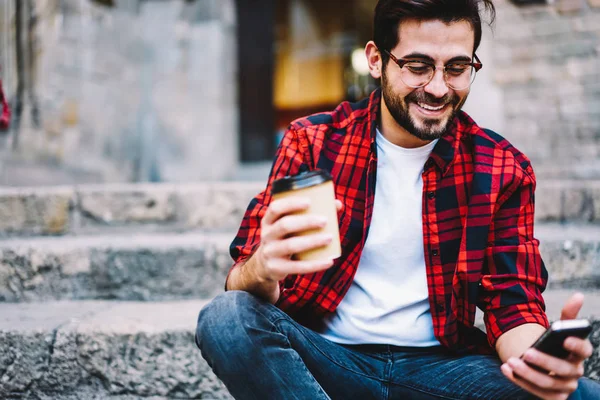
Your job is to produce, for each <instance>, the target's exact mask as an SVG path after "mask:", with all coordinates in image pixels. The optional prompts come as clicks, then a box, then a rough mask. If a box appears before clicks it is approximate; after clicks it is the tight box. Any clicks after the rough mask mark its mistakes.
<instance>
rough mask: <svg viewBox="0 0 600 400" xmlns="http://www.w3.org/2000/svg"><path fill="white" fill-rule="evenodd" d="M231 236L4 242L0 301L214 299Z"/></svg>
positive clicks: (220, 285) (228, 263) (227, 263)
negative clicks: (212, 297)
mask: <svg viewBox="0 0 600 400" xmlns="http://www.w3.org/2000/svg"><path fill="white" fill-rule="evenodd" d="M232 237H233V235H232V234H220V233H211V234H201V233H186V234H153V235H145V234H138V235H112V236H89V237H44V238H35V239H8V240H4V241H0V301H10V302H15V301H40V300H50V299H53V300H65V299H69V300H70V299H121V300H151V299H152V300H166V299H183V298H198V297H211V296H213V295H214V294H215V293H218V292H219V291H220V290H222V288H223V285H224V282H225V277H226V275H227V272H228V270H229V268H230V267H231V264H232V261H231V258H230V257H229V250H228V249H229V244H230V242H231V239H232Z"/></svg>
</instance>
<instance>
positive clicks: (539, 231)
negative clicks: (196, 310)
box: [0, 224, 600, 302]
mask: <svg viewBox="0 0 600 400" xmlns="http://www.w3.org/2000/svg"><path fill="white" fill-rule="evenodd" d="M233 237H234V233H210V234H200V233H186V234H152V235H149V234H132V235H129V234H119V235H111V236H108V235H94V236H84V237H46V238H36V239H9V240H4V241H0V301H11V302H20V301H41V300H70V299H120V300H168V299H185V298H194V297H211V296H214V295H215V294H216V293H218V292H219V291H221V289H222V287H223V284H224V282H225V277H226V276H227V273H228V271H229V268H230V267H231V265H232V260H231V258H230V256H229V244H230V243H231V240H232V239H233ZM536 237H538V238H539V239H540V240H541V252H542V256H543V258H544V261H545V263H546V266H547V268H548V271H549V274H550V283H549V285H550V287H580V288H600V227H596V226H577V225H574V226H565V225H560V224H538V225H537V226H536Z"/></svg>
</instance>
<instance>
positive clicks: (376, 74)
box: [365, 40, 383, 79]
mask: <svg viewBox="0 0 600 400" xmlns="http://www.w3.org/2000/svg"><path fill="white" fill-rule="evenodd" d="M365 56H366V57H367V62H368V63H369V72H370V73H371V76H372V77H373V78H374V79H379V78H381V74H382V72H381V71H382V67H383V60H382V59H381V53H380V52H379V49H378V48H377V46H376V45H375V42H373V41H372V40H371V41H369V43H367V45H366V46H365Z"/></svg>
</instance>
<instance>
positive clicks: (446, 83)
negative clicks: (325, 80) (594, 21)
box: [196, 0, 600, 400]
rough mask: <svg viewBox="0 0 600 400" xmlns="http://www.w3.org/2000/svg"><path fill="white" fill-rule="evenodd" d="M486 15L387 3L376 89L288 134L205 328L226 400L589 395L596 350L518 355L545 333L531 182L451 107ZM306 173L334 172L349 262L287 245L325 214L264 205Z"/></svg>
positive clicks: (498, 145)
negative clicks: (278, 185)
mask: <svg viewBox="0 0 600 400" xmlns="http://www.w3.org/2000/svg"><path fill="white" fill-rule="evenodd" d="M484 9H487V10H488V11H489V12H490V14H491V15H492V19H493V14H494V6H493V4H492V2H491V1H490V0H479V1H478V0H452V1H449V0H380V1H379V3H378V4H377V7H376V9H375V19H374V38H373V41H370V42H369V43H368V44H367V45H366V48H365V55H366V58H367V60H368V63H369V68H370V72H371V75H372V76H373V77H374V78H376V79H381V89H378V90H376V91H375V92H373V93H372V94H371V96H370V97H369V98H368V99H366V100H364V101H362V102H359V103H355V104H350V103H347V102H345V103H342V104H340V105H339V106H338V107H337V108H336V109H335V110H334V111H332V112H328V113H321V114H317V115H312V116H309V117H306V118H302V119H299V120H296V121H294V122H293V123H292V124H291V125H290V127H289V129H288V130H287V132H286V133H285V136H284V138H283V140H282V142H281V145H280V146H279V149H278V151H277V154H276V157H275V161H274V164H273V168H272V170H271V174H270V177H269V180H268V183H267V187H266V189H265V191H263V192H262V193H260V194H259V195H258V196H256V197H255V198H254V199H253V200H252V202H251V203H250V206H249V207H248V210H247V211H246V214H245V216H244V219H243V221H242V224H241V227H240V229H239V232H238V235H237V237H236V238H235V240H234V241H233V243H232V245H231V255H232V257H233V259H234V260H235V264H234V266H233V268H232V269H231V272H230V274H229V276H228V278H227V281H226V289H227V291H226V292H225V293H224V294H222V295H219V296H218V297H216V298H215V299H214V300H213V301H212V302H211V303H210V304H209V305H208V306H207V307H205V308H204V309H203V310H202V311H201V312H200V316H199V319H198V328H197V332H196V341H197V344H198V346H199V348H200V349H201V351H202V355H203V357H204V358H205V359H206V360H207V362H208V363H209V365H210V366H211V367H212V369H213V371H214V372H215V374H216V375H217V376H218V377H219V378H220V379H221V380H222V381H223V382H224V383H225V385H226V386H227V388H228V390H229V391H230V392H231V394H232V395H233V396H234V397H235V398H237V399H261V400H262V399H329V398H332V399H361V400H363V399H495V400H497V399H511V400H514V399H523V398H530V397H531V396H534V395H535V396H538V397H541V398H547V399H566V398H567V397H569V398H572V399H577V398H585V399H592V398H599V397H598V396H599V395H598V393H599V392H600V388H599V386H598V385H597V384H596V383H593V382H592V381H590V380H587V379H585V378H581V376H582V374H583V361H584V360H585V359H586V358H587V357H589V356H590V355H591V353H592V346H591V343H590V342H589V340H583V339H578V338H575V337H571V338H568V339H567V340H566V341H565V348H566V349H567V350H568V351H569V352H570V356H569V358H567V359H566V360H565V359H558V358H554V357H551V356H549V355H547V354H544V353H541V352H539V351H536V350H533V349H529V347H530V346H531V344H532V343H533V342H534V341H535V340H536V339H537V338H538V337H539V336H540V335H541V334H542V333H543V332H544V331H545V329H546V328H547V327H548V319H547V316H546V314H545V307H544V301H543V298H542V292H543V290H544V288H545V286H546V282H547V272H546V269H545V267H544V263H543V262H542V259H541V257H540V253H539V249H538V245H539V242H538V240H537V239H535V238H534V236H533V222H534V216H533V214H534V190H535V176H534V173H533V170H532V168H531V164H530V162H529V160H528V159H527V157H526V156H525V155H523V153H521V152H520V151H519V150H517V149H516V148H515V147H513V146H512V145H511V144H510V143H509V142H508V141H507V140H506V139H504V138H503V137H501V136H500V135H498V134H496V133H494V132H492V131H489V130H484V129H482V128H481V127H479V126H478V125H477V124H476V123H475V122H474V121H473V120H472V119H471V118H470V117H469V116H468V115H467V114H466V113H464V112H463V111H461V107H462V105H463V104H464V103H465V100H466V99H467V96H468V94H469V90H470V87H471V84H472V83H473V81H474V79H475V75H476V73H477V71H478V70H480V69H481V68H482V62H481V61H480V60H479V59H478V57H477V55H476V54H475V52H476V50H477V47H478V46H479V43H480V40H481V30H482V29H481V25H482V21H481V16H480V12H482V11H483V10H484ZM315 169H322V170H326V171H328V172H330V173H331V175H332V176H333V180H334V184H335V194H336V197H337V199H338V201H339V204H338V208H339V211H340V218H339V228H340V237H341V243H342V256H341V257H340V258H337V259H335V260H320V261H299V260H295V259H292V257H291V256H292V255H293V254H295V253H299V252H302V251H306V250H310V249H315V248H319V247H322V246H324V245H326V244H328V243H329V242H330V241H331V240H332V237H331V236H328V235H326V234H322V233H317V234H312V235H308V236H296V235H295V234H296V233H298V232H302V231H306V230H311V229H318V228H321V227H323V226H324V224H325V221H324V220H322V219H320V218H318V217H315V216H307V215H298V214H297V213H298V212H299V211H302V210H306V209H307V207H309V205H310V204H309V201H308V200H307V199H304V198H301V197H288V198H285V199H280V200H277V201H273V200H272V184H273V181H274V180H276V179H278V178H282V177H285V176H289V175H296V174H298V173H302V172H306V171H311V170H315ZM582 301H583V299H582V296H581V295H574V296H573V297H572V298H571V299H570V300H569V301H568V302H567V304H566V305H565V307H564V310H563V316H564V318H575V317H576V316H577V313H578V311H579V309H580V307H581V305H582ZM477 307H479V308H480V309H482V310H483V312H484V316H485V325H486V333H485V334H484V333H483V332H482V331H480V330H479V329H477V328H476V327H475V326H474V320H475V310H476V308H477ZM521 356H523V358H521ZM544 371H551V372H550V373H548V372H544Z"/></svg>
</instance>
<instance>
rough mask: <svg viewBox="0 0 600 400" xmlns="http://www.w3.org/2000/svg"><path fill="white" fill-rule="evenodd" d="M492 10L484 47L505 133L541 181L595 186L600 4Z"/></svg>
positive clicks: (585, 0) (503, 0) (501, 5)
mask: <svg viewBox="0 0 600 400" xmlns="http://www.w3.org/2000/svg"><path fill="white" fill-rule="evenodd" d="M496 3H497V8H498V19H497V22H496V28H495V32H494V34H493V36H491V37H489V41H490V46H491V55H492V60H491V61H492V63H493V74H492V79H493V84H494V86H495V88H500V90H501V94H502V108H503V131H502V133H503V134H504V136H506V137H507V138H508V139H510V140H511V141H512V142H513V143H514V144H515V145H516V146H517V147H519V148H520V149H521V150H523V151H524V152H525V153H526V154H527V155H528V156H529V157H530V158H531V159H532V162H533V164H534V167H535V169H536V172H537V175H538V177H544V178H557V177H560V178H592V179H597V178H600V140H599V139H600V2H598V1H596V0H569V1H566V0H560V1H554V2H551V4H549V5H538V6H526V7H516V6H514V5H512V4H511V3H509V2H508V1H507V0H497V1H496ZM488 64H490V63H488ZM481 98H482V99H483V100H484V101H485V99H484V97H483V96H482V97H481ZM490 112H493V110H490Z"/></svg>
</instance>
